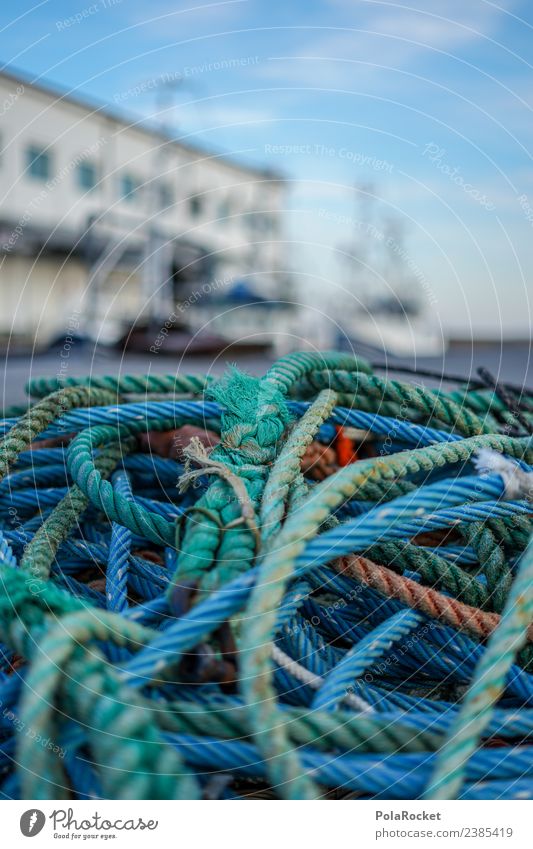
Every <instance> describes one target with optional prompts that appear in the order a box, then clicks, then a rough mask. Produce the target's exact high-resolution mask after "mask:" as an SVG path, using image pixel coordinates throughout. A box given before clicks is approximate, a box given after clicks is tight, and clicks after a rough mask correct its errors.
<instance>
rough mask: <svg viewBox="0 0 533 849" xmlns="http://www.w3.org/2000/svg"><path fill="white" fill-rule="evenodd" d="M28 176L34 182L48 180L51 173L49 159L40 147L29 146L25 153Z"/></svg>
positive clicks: (47, 154) (46, 152)
mask: <svg viewBox="0 0 533 849" xmlns="http://www.w3.org/2000/svg"><path fill="white" fill-rule="evenodd" d="M26 167H27V169H28V174H29V175H30V177H33V178H34V179H35V180H48V179H49V178H50V172H51V157H50V154H49V153H48V151H46V150H43V148H42V147H36V146H35V145H30V147H29V148H28V149H27V151H26Z"/></svg>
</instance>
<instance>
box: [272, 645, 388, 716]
mask: <svg viewBox="0 0 533 849" xmlns="http://www.w3.org/2000/svg"><path fill="white" fill-rule="evenodd" d="M272 658H273V660H274V661H275V662H276V663H277V664H278V666H282V667H283V669H286V670H287V672H289V673H290V674H291V675H293V676H294V678H296V679H297V680H298V681H300V682H301V683H302V684H307V686H308V687H312V689H313V690H320V688H321V687H322V685H323V683H324V679H323V678H321V677H320V675H316V674H315V673H314V672H311V671H310V670H309V669H306V668H305V666H302V665H301V663H298V661H296V660H293V659H292V657H289V655H288V654H285V652H284V651H282V650H281V649H280V648H279V646H276V645H273V646H272ZM343 701H345V702H346V703H347V704H349V705H350V707H351V708H353V709H354V710H356V711H359V712H360V713H374V709H373V708H372V706H371V705H369V704H368V702H365V700H364V699H361V698H360V697H359V696H356V695H355V693H346V694H345V695H344V696H343Z"/></svg>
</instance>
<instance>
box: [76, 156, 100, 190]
mask: <svg viewBox="0 0 533 849" xmlns="http://www.w3.org/2000/svg"><path fill="white" fill-rule="evenodd" d="M96 182H97V175H96V165H95V164H94V162H80V164H79V165H78V185H79V187H80V189H94V187H95V186H96Z"/></svg>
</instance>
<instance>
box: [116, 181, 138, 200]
mask: <svg viewBox="0 0 533 849" xmlns="http://www.w3.org/2000/svg"><path fill="white" fill-rule="evenodd" d="M138 191H139V183H138V182H137V180H136V179H135V177H134V176H133V174H123V175H122V177H121V178H120V194H121V196H122V198H123V199H124V200H126V201H128V202H131V201H132V200H135V195H136V194H137V192H138Z"/></svg>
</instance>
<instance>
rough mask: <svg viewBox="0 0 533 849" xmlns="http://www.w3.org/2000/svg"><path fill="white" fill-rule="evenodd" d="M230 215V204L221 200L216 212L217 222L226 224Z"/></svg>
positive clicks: (225, 200)
mask: <svg viewBox="0 0 533 849" xmlns="http://www.w3.org/2000/svg"><path fill="white" fill-rule="evenodd" d="M231 213H232V209H231V204H230V202H229V200H227V199H224V200H221V201H220V203H219V205H218V210H217V218H218V220H219V222H220V223H224V224H227V223H228V218H229V217H230V215H231Z"/></svg>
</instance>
